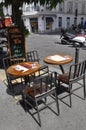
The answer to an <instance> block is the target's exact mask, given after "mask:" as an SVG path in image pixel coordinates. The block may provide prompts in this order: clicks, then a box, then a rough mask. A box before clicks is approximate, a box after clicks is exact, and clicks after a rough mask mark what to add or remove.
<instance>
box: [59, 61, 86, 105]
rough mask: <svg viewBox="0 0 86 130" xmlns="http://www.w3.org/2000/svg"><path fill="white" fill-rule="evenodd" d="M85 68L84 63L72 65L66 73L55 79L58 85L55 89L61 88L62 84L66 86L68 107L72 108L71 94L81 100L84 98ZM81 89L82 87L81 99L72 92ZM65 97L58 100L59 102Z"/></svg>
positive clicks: (85, 91) (85, 94)
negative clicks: (82, 95)
mask: <svg viewBox="0 0 86 130" xmlns="http://www.w3.org/2000/svg"><path fill="white" fill-rule="evenodd" d="M85 66H86V61H82V62H79V63H76V64H72V65H71V66H70V69H69V72H68V73H64V74H61V75H59V76H58V77H57V79H58V85H59V87H57V89H58V88H60V87H61V86H62V84H64V85H65V84H66V85H67V86H66V89H65V91H66V92H68V95H67V96H69V104H67V105H68V106H70V107H71V106H72V99H71V94H74V95H76V96H77V97H79V98H81V99H85V98H86V90H85ZM80 80H82V83H81V82H79V81H80ZM74 83H78V85H73V84H74ZM81 87H83V94H84V98H82V97H81V96H80V95H79V94H75V93H74V91H76V90H78V89H80V88H81ZM65 97H66V96H65ZM65 97H62V98H60V100H61V101H63V100H62V99H63V98H65ZM63 102H64V101H63ZM64 103H65V104H66V102H64Z"/></svg>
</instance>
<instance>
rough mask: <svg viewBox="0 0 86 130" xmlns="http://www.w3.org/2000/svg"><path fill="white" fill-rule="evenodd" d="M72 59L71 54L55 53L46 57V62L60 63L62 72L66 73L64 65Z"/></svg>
mask: <svg viewBox="0 0 86 130" xmlns="http://www.w3.org/2000/svg"><path fill="white" fill-rule="evenodd" d="M72 61H73V57H72V56H71V55H66V54H54V55H49V56H47V57H45V58H44V62H45V63H47V64H52V65H59V66H60V69H61V71H62V73H64V69H63V66H62V65H65V64H68V63H70V62H72Z"/></svg>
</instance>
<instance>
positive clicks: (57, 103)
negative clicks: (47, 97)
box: [55, 91, 60, 115]
mask: <svg viewBox="0 0 86 130" xmlns="http://www.w3.org/2000/svg"><path fill="white" fill-rule="evenodd" d="M55 101H56V107H57V113H58V115H59V114H60V110H59V102H58V97H57V92H56V91H55Z"/></svg>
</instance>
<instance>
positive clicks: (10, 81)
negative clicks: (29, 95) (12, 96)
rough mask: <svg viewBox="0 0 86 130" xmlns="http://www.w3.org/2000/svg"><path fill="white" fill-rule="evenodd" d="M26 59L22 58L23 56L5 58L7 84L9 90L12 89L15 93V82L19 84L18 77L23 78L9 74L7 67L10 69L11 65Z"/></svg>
mask: <svg viewBox="0 0 86 130" xmlns="http://www.w3.org/2000/svg"><path fill="white" fill-rule="evenodd" d="M24 60H25V59H22V58H21V59H17V58H10V57H6V58H3V65H4V69H5V74H6V81H7V86H8V88H9V90H11V91H12V92H13V93H14V87H13V86H14V85H15V84H18V82H19V81H18V80H17V79H20V80H22V78H20V77H18V76H13V75H10V74H8V73H7V69H8V67H9V66H11V65H13V64H17V63H21V62H23V61H24ZM22 81H23V80H22ZM20 82H21V81H20Z"/></svg>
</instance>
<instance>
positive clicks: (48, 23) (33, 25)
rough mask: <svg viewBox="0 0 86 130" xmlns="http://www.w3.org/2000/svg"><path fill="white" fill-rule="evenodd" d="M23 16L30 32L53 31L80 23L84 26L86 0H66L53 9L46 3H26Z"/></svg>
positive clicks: (85, 21)
mask: <svg viewBox="0 0 86 130" xmlns="http://www.w3.org/2000/svg"><path fill="white" fill-rule="evenodd" d="M22 18H23V20H24V23H25V26H26V28H27V29H28V30H29V31H30V32H39V33H44V32H52V31H56V30H59V29H61V28H67V29H68V28H71V27H72V26H79V25H81V26H82V27H83V26H84V25H85V23H86V0H65V1H64V2H63V3H61V4H58V5H57V6H56V8H55V9H52V10H51V9H50V8H49V5H46V4H45V5H44V6H40V4H37V5H36V6H35V5H34V4H29V5H28V4H24V5H23V15H22Z"/></svg>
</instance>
